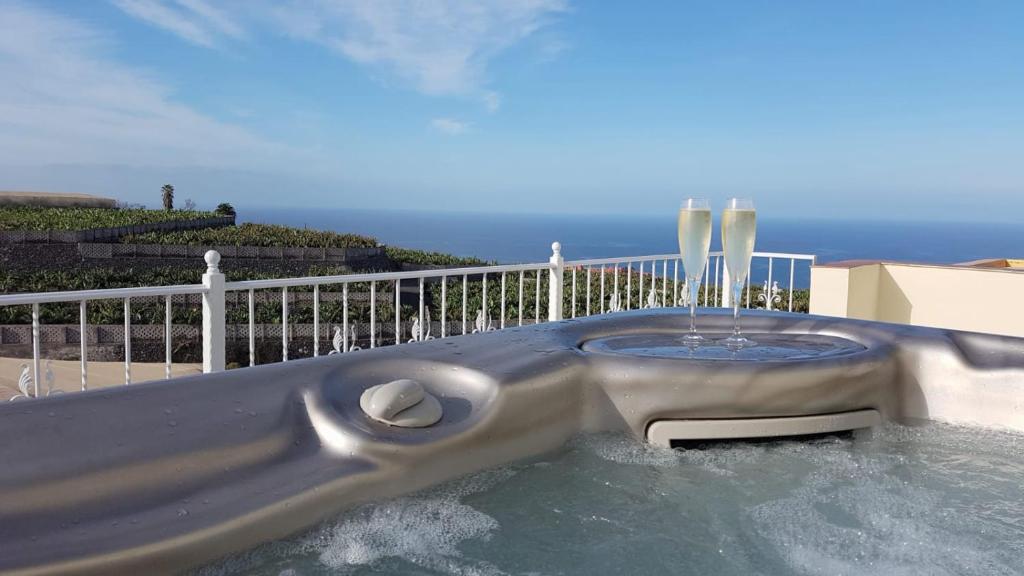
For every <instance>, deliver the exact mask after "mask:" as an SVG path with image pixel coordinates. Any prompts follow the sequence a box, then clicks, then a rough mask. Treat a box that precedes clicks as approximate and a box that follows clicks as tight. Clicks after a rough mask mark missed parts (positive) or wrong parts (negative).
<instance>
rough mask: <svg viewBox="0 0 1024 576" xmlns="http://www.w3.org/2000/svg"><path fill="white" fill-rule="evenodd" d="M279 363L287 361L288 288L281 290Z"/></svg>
mask: <svg viewBox="0 0 1024 576" xmlns="http://www.w3.org/2000/svg"><path fill="white" fill-rule="evenodd" d="M281 361H282V362H287V361H288V287H287V286H285V287H283V288H281Z"/></svg>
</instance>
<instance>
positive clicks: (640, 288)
mask: <svg viewBox="0 0 1024 576" xmlns="http://www.w3.org/2000/svg"><path fill="white" fill-rule="evenodd" d="M638 278H639V281H638V284H639V286H637V290H638V291H639V294H637V308H643V307H644V296H646V295H645V294H644V261H643V260H641V261H640V272H639V276H638Z"/></svg>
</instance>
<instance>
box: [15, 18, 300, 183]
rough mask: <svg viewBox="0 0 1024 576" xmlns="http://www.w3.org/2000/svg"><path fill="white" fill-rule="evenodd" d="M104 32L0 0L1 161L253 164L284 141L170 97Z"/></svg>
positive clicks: (274, 153)
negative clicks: (116, 52)
mask: <svg viewBox="0 0 1024 576" xmlns="http://www.w3.org/2000/svg"><path fill="white" fill-rule="evenodd" d="M109 43H110V39H109V38H108V37H106V36H105V35H104V34H103V33H102V32H100V31H98V30H96V29H94V28H92V27H90V26H88V25H86V24H84V23H82V22H80V21H77V20H74V19H71V18H68V17H65V16H61V15H58V14H55V13H53V12H50V11H48V10H45V9H43V8H40V7H38V6H35V5H30V4H19V3H9V2H7V3H5V2H0V78H5V79H7V80H8V82H6V83H5V85H4V88H3V89H2V90H0V161H2V162H4V163H5V164H11V165H13V164H22V165H41V164H47V163H58V162H59V163H70V164H98V163H108V164H129V165H156V166H168V165H194V166H225V167H230V166H236V167H237V166H250V167H251V166H259V165H260V164H261V163H263V162H273V161H274V160H273V159H274V158H279V157H280V156H281V155H285V156H287V155H289V151H288V150H287V149H285V148H284V147H281V146H277V145H275V144H272V143H270V142H267V141H265V140H263V139H261V138H259V137H257V136H255V135H253V134H251V133H249V132H248V131H246V130H244V129H242V128H240V127H238V126H235V125H232V124H229V123H225V122H221V121H218V120H214V119H212V118H210V117H207V116H205V115H203V114H200V113H198V112H196V111H195V110H193V109H192V108H189V107H188V106H185V105H182V104H180V103H178V102H175V100H174V99H173V96H172V90H171V89H170V88H169V87H168V86H165V85H163V84H161V83H160V82H158V81H156V80H154V79H153V77H152V75H151V74H150V73H147V72H145V71H141V70H137V69H134V68H130V67H127V66H124V65H122V64H120V63H118V62H117V61H116V60H115V59H113V58H111V57H108V56H107V54H106V48H107V47H108V46H109Z"/></svg>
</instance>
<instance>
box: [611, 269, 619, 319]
mask: <svg viewBox="0 0 1024 576" xmlns="http://www.w3.org/2000/svg"><path fill="white" fill-rule="evenodd" d="M612 283H613V284H614V286H612V298H614V299H615V303H616V305H619V265H618V264H616V265H615V274H613V275H612ZM616 312H618V310H616Z"/></svg>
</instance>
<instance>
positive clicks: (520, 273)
mask: <svg viewBox="0 0 1024 576" xmlns="http://www.w3.org/2000/svg"><path fill="white" fill-rule="evenodd" d="M523 274H524V271H523V270H520V271H519V325H520V326H522V325H523V288H524V282H525V281H524V279H523Z"/></svg>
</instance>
